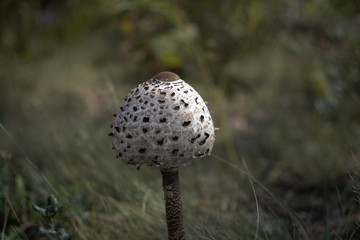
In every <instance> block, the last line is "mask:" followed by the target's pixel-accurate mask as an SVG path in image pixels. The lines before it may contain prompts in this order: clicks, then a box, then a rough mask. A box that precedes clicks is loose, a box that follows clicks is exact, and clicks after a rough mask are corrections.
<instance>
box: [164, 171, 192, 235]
mask: <svg viewBox="0 0 360 240" xmlns="http://www.w3.org/2000/svg"><path fill="white" fill-rule="evenodd" d="M161 174H162V180H163V190H164V196H165V207H166V222H167V227H168V236H169V240H179V239H181V240H185V239H186V237H185V229H184V220H183V212H182V203H181V196H180V185H179V172H178V168H177V167H173V168H162V169H161Z"/></svg>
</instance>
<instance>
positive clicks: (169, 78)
mask: <svg viewBox="0 0 360 240" xmlns="http://www.w3.org/2000/svg"><path fill="white" fill-rule="evenodd" d="M152 79H154V80H159V81H164V82H173V81H176V80H179V79H180V77H179V76H178V75H176V74H175V73H173V72H161V73H158V74H156V75H155V76H154V77H153V78H152Z"/></svg>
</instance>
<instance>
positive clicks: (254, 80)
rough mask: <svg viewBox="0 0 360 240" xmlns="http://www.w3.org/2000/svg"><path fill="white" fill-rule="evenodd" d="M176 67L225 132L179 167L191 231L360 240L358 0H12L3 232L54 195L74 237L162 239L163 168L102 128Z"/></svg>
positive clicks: (16, 233) (0, 142)
mask: <svg viewBox="0 0 360 240" xmlns="http://www.w3.org/2000/svg"><path fill="white" fill-rule="evenodd" d="M165 70H168V71H174V72H176V73H177V74H178V75H180V77H181V78H182V79H184V80H185V81H186V82H188V83H189V84H190V85H192V86H193V87H194V88H195V89H196V90H197V91H198V92H199V93H200V94H201V95H202V96H203V98H204V99H205V100H206V101H208V107H209V109H210V111H211V112H212V115H213V118H214V121H215V125H216V126H217V127H219V128H220V130H219V131H217V132H216V135H217V138H216V145H215V147H214V150H213V155H212V156H210V157H206V158H203V159H199V160H197V161H195V162H193V164H191V165H190V166H187V167H182V168H180V182H181V187H182V197H183V205H184V215H185V224H186V231H187V233H188V238H189V239H360V230H359V221H360V212H359V200H360V195H359V191H360V181H359V180H360V175H359V174H360V162H359V159H360V149H359V143H360V124H359V121H360V2H359V1H357V0H347V1H341V0H305V1H302V0H277V1H275V0H268V1H266V0H242V1H236V0H224V1H205V0H199V1H190V0H183V1H165V0H152V1H150V0H133V1H121V0H105V1H100V0H89V1H80V0H64V1H60V0H28V1H13V0H2V1H1V3H0V124H1V125H0V230H1V239H40V238H41V236H39V235H38V234H37V231H36V229H37V227H38V226H40V225H43V226H44V227H46V226H47V225H46V222H44V220H43V219H42V218H40V217H39V216H38V215H37V214H36V213H35V212H34V211H33V209H32V204H38V205H41V206H46V198H47V196H49V195H50V194H51V193H52V194H54V195H55V196H56V197H57V199H58V201H59V204H60V206H61V211H60V212H59V214H58V216H57V218H58V220H59V221H62V222H63V226H64V228H66V230H67V231H68V232H69V233H70V234H71V235H72V237H73V239H166V236H167V232H166V222H165V209H164V202H163V193H162V188H161V175H160V172H159V171H158V170H157V169H152V168H148V167H145V166H144V167H142V168H141V169H140V171H138V170H137V169H136V168H134V167H131V166H127V165H125V164H123V163H122V162H121V161H120V160H119V159H115V154H114V152H113V151H112V150H111V138H109V137H108V136H107V134H108V132H109V130H110V128H109V126H110V124H111V123H112V121H113V118H112V114H113V113H115V112H116V111H117V108H118V106H119V105H120V104H121V102H122V100H123V98H124V97H125V96H126V95H127V93H128V92H129V91H130V90H131V89H132V88H134V87H136V85H137V84H139V83H141V82H143V81H146V80H147V79H149V78H150V77H152V76H153V75H155V74H156V73H158V72H160V71H165ZM41 239H49V238H48V237H47V236H42V238H41ZM53 239H57V238H53ZM58 239H60V238H58Z"/></svg>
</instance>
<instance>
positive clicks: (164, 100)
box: [109, 72, 215, 168]
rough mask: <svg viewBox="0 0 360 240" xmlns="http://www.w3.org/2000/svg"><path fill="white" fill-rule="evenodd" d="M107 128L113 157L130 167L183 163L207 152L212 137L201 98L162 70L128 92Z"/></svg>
mask: <svg viewBox="0 0 360 240" xmlns="http://www.w3.org/2000/svg"><path fill="white" fill-rule="evenodd" d="M111 127H112V130H111V133H110V134H109V135H110V136H113V137H114V138H113V149H114V150H115V151H116V153H117V157H121V158H122V160H123V161H124V162H126V163H128V164H133V165H141V164H146V165H149V166H157V167H161V168H170V167H176V166H179V165H186V164H189V163H190V162H191V161H192V159H194V158H198V157H203V156H206V155H209V154H210V153H211V150H212V147H213V144H214V141H215V134H214V125H213V121H212V119H211V116H210V113H209V110H208V108H207V106H206V104H205V102H204V101H203V99H202V98H201V96H200V95H199V94H198V93H197V92H196V91H195V90H194V89H193V88H192V87H191V86H190V85H189V84H187V83H186V82H184V81H183V80H181V79H180V78H179V76H178V75H176V74H175V73H172V72H161V73H159V74H157V75H155V76H154V77H153V78H151V79H150V80H148V81H146V82H144V83H142V84H139V85H138V86H137V87H136V88H135V89H133V90H131V92H130V93H129V95H128V96H127V97H126V98H125V101H124V103H123V104H122V105H121V106H120V110H119V112H118V113H117V114H116V115H115V120H114V123H113V124H112V126H111Z"/></svg>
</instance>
